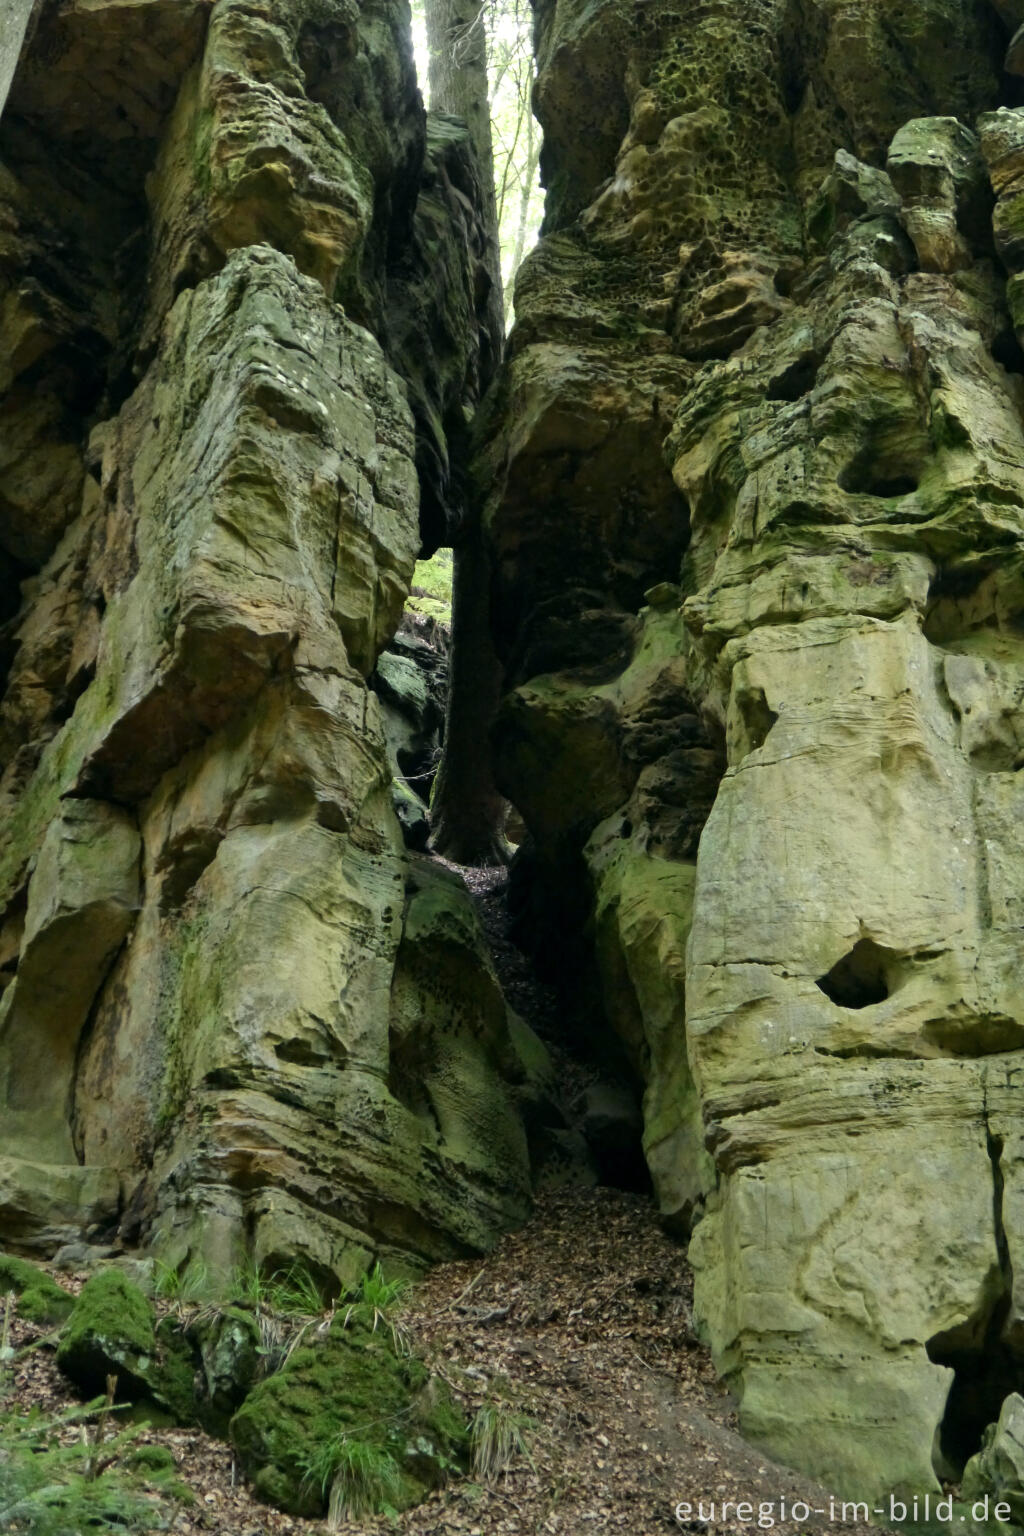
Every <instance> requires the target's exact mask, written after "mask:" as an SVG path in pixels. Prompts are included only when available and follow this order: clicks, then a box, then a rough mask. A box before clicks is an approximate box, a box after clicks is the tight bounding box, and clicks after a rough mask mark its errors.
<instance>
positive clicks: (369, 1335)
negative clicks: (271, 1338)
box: [230, 1318, 468, 1517]
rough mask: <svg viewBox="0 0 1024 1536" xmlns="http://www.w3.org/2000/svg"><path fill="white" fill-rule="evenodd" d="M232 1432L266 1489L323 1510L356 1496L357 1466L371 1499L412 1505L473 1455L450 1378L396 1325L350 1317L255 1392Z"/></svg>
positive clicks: (282, 1504)
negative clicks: (434, 1369) (396, 1335)
mask: <svg viewBox="0 0 1024 1536" xmlns="http://www.w3.org/2000/svg"><path fill="white" fill-rule="evenodd" d="M230 1434H231V1441H232V1443H233V1445H234V1446H235V1448H236V1449H237V1451H238V1453H239V1457H240V1459H241V1462H242V1465H243V1467H244V1468H245V1470H246V1472H247V1473H248V1475H249V1476H250V1477H251V1478H252V1482H253V1488H254V1491H255V1492H256V1493H257V1494H258V1495H259V1497H260V1498H263V1499H265V1500H266V1501H267V1502H268V1503H270V1504H275V1505H277V1506H278V1508H280V1509H284V1510H287V1511H288V1512H289V1513H291V1514H297V1515H306V1516H314V1517H315V1516H318V1515H321V1514H323V1512H324V1510H325V1509H326V1508H327V1505H328V1502H329V1500H331V1499H332V1495H333V1502H334V1503H335V1504H336V1505H337V1504H338V1502H339V1499H340V1503H341V1505H342V1507H344V1506H345V1505H346V1503H348V1502H350V1499H349V1495H350V1494H351V1495H352V1497H353V1498H354V1497H355V1492H356V1490H355V1485H354V1482H352V1483H351V1486H350V1487H348V1488H347V1487H346V1479H349V1480H352V1479H354V1478H355V1475H356V1472H357V1470H358V1469H361V1474H362V1475H363V1476H364V1479H365V1482H366V1486H365V1487H364V1488H363V1489H362V1490H361V1494H360V1496H361V1497H363V1498H364V1499H365V1502H366V1503H367V1504H370V1505H372V1504H374V1503H376V1504H377V1506H378V1507H379V1508H387V1507H391V1508H394V1509H406V1508H408V1507H409V1506H410V1505H413V1504H416V1503H419V1501H420V1500H421V1499H422V1498H424V1497H425V1496H426V1494H427V1493H428V1492H429V1491H430V1489H431V1488H435V1487H437V1486H438V1485H439V1484H441V1483H442V1482H443V1481H444V1480H445V1478H446V1476H447V1475H448V1473H449V1472H450V1471H452V1470H454V1469H461V1468H462V1467H464V1465H465V1463H466V1459H467V1456H468V1431H467V1427H466V1425H465V1423H464V1422H463V1420H462V1419H461V1418H460V1416H459V1414H458V1413H457V1411H456V1409H455V1408H454V1406H453V1404H452V1401H451V1399H450V1397H449V1395H448V1392H447V1389H446V1388H445V1387H444V1386H443V1384H442V1383H440V1382H438V1381H437V1380H435V1379H433V1378H431V1377H430V1376H429V1375H428V1374H427V1372H426V1370H425V1369H424V1367H423V1365H422V1364H421V1363H420V1362H419V1361H417V1360H414V1359H410V1358H408V1357H407V1356H404V1355H401V1354H399V1353H398V1352H397V1351H396V1349H395V1346H394V1339H393V1338H392V1336H391V1334H390V1332H389V1331H388V1330H386V1329H383V1328H381V1329H378V1330H377V1331H376V1332H373V1331H371V1330H369V1329H367V1328H364V1327H361V1326H358V1325H350V1326H349V1327H348V1328H345V1327H344V1326H343V1324H342V1320H341V1318H339V1319H338V1320H336V1321H335V1323H334V1324H333V1326H332V1328H331V1330H330V1332H329V1333H328V1334H327V1336H326V1337H325V1338H323V1339H321V1340H318V1341H317V1342H316V1343H315V1344H314V1345H313V1346H311V1347H309V1348H303V1349H299V1350H296V1352H295V1353H294V1354H293V1355H292V1357H291V1359H290V1360H289V1361H288V1362H287V1364H286V1365H285V1366H284V1368H283V1369H282V1370H281V1371H279V1372H278V1373H277V1374H276V1375H275V1376H271V1377H270V1378H269V1379H268V1380H266V1381H264V1382H261V1383H260V1385H259V1386H257V1387H256V1388H255V1390H254V1391H253V1392H251V1393H250V1394H249V1397H248V1398H247V1399H246V1401H245V1402H244V1403H243V1405H242V1407H241V1408H240V1409H239V1411H238V1412H237V1413H236V1414H235V1416H234V1418H233V1419H232V1421H231V1430H230ZM367 1473H370V1474H372V1475H370V1476H369V1477H366V1474H367ZM385 1474H386V1475H385ZM374 1489H376V1494H375V1493H374Z"/></svg>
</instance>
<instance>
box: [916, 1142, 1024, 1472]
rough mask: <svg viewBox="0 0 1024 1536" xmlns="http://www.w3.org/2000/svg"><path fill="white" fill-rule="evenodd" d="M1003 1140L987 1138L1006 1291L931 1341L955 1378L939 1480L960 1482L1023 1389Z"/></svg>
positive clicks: (932, 1351)
mask: <svg viewBox="0 0 1024 1536" xmlns="http://www.w3.org/2000/svg"><path fill="white" fill-rule="evenodd" d="M1002 1152H1003V1143H1002V1139H1001V1138H1000V1137H998V1136H993V1135H992V1134H991V1133H990V1132H989V1133H988V1155H989V1160H990V1162H991V1164H992V1213H993V1224H994V1228H995V1237H996V1249H997V1252H998V1255H999V1266H1000V1271H1001V1276H1002V1285H1001V1288H1000V1290H999V1293H998V1295H997V1296H995V1298H994V1299H990V1301H989V1303H988V1307H987V1310H986V1309H982V1310H980V1311H979V1313H978V1314H977V1315H976V1316H975V1317H973V1318H969V1319H968V1320H967V1322H965V1323H962V1324H961V1325H960V1326H959V1327H957V1328H952V1329H949V1330H947V1331H946V1332H944V1333H940V1334H936V1335H935V1337H934V1338H932V1339H929V1341H928V1358H929V1360H931V1361H933V1362H934V1363H935V1364H936V1365H945V1366H948V1367H949V1368H950V1369H951V1370H952V1371H953V1373H954V1375H953V1385H952V1386H951V1387H950V1389H949V1396H948V1398H947V1399H946V1408H945V1412H944V1413H943V1416H942V1422H941V1424H940V1425H939V1428H938V1432H937V1434H936V1443H935V1458H934V1459H935V1463H936V1470H937V1472H938V1473H939V1475H940V1476H943V1477H949V1478H957V1477H959V1476H960V1474H961V1473H962V1472H963V1469H964V1466H965V1465H966V1463H967V1462H968V1460H969V1459H970V1458H971V1457H972V1456H973V1455H974V1454H975V1452H976V1451H977V1450H978V1449H979V1448H980V1446H981V1438H982V1435H983V1434H984V1432H985V1429H986V1428H987V1427H988V1425H989V1424H994V1423H995V1421H996V1420H997V1419H998V1418H999V1412H1000V1409H1001V1408H1002V1405H1003V1402H1004V1400H1005V1399H1006V1398H1007V1397H1008V1396H1009V1395H1010V1393H1011V1392H1020V1391H1021V1390H1022V1388H1024V1362H1022V1361H1021V1360H1020V1359H1019V1358H1018V1357H1017V1355H1016V1353H1015V1352H1014V1351H1013V1350H1011V1349H1010V1348H1009V1347H1008V1343H1007V1338H1006V1331H1007V1330H1006V1322H1007V1316H1008V1314H1009V1310H1010V1302H1011V1297H1012V1292H1013V1269H1012V1266H1011V1263H1010V1254H1009V1245H1008V1243H1007V1239H1006V1231H1005V1228H1004V1226H1003V1171H1002V1161H1001V1160H1002Z"/></svg>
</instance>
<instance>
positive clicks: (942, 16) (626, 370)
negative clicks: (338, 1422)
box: [481, 0, 1024, 1497]
mask: <svg viewBox="0 0 1024 1536" xmlns="http://www.w3.org/2000/svg"><path fill="white" fill-rule="evenodd" d="M536 20H537V48H538V60H539V66H540V78H539V81H538V86H537V95H536V100H537V106H538V112H539V114H540V116H541V120H542V122H543V125H544V129H545V135H546V151H545V154H546V176H547V184H548V188H549V193H548V213H547V220H546V224H545V237H544V238H543V239H542V241H541V243H540V245H539V247H538V248H537V250H536V251H535V252H534V253H533V255H532V256H531V257H530V258H529V260H528V262H527V264H526V266H525V267H524V269H523V271H522V272H521V275H520V277H519V279H518V282H517V285H516V294H515V302H516V314H517V317H518V323H517V328H516V331H515V333H514V335H513V337H512V339H511V343H510V346H509V360H508V362H507V365H506V368H505V371H504V374H503V377H502V380H501V384H500V389H499V391H498V393H497V395H496V397H495V398H494V399H493V400H492V402H491V404H490V417H489V425H488V429H487V434H486V440H485V444H484V447H483V450H482V455H481V473H482V474H483V475H484V476H485V478H486V482H487V484H488V486H489V491H488V504H487V520H488V527H489V535H490V541H491V548H492V552H493V557H494V563H495V572H496V576H495V612H496V630H497V633H498V636H499V639H500V641H501V644H502V646H503V652H504V656H505V658H506V662H507V667H508V676H509V692H508V694H507V697H506V699H505V703H504V705H503V709H502V714H501V718H500V721H499V728H498V752H499V761H500V771H501V776H502V782H503V785H504V788H505V790H506V791H507V793H508V794H509V795H510V796H511V798H512V799H513V800H514V801H515V803H516V805H517V806H518V807H519V808H520V809H521V811H522V813H523V815H524V817H525V820H526V822H527V825H528V827H529V830H530V832H531V834H532V838H533V840H534V843H535V845H536V850H535V854H534V855H533V857H534V862H535V867H536V868H537V870H538V871H539V872H540V874H539V878H538V879H537V880H536V894H535V900H536V901H537V902H546V903H547V906H546V908H545V911H546V913H547V918H548V921H549V922H554V923H557V922H559V921H560V922H561V923H562V925H563V930H564V931H563V934H562V935H560V940H559V941H560V942H563V943H564V942H566V941H567V940H569V941H575V942H576V943H578V944H579V945H580V946H581V947H582V948H584V949H589V952H590V954H591V955H592V957H593V962H594V963H595V964H596V965H597V967H598V968H599V971H600V976H601V981H602V986H603V997H604V1009H605V1013H606V1016H607V1024H608V1025H610V1026H611V1028H612V1029H613V1030H614V1031H615V1032H616V1034H617V1035H618V1037H619V1039H620V1040H621V1041H622V1042H623V1043H624V1045H625V1047H626V1049H627V1051H628V1053H629V1056H630V1058H631V1060H632V1063H633V1066H634V1069H635V1071H636V1073H637V1075H638V1076H639V1078H640V1079H641V1080H642V1081H643V1083H644V1084H645V1101H644V1110H645V1150H646V1153H647V1158H648V1162H649V1165H650V1168H651V1171H652V1174H653V1177H654V1181H655V1186H656V1190H657V1194H658V1198H659V1201H660V1203H661V1206H662V1209H663V1211H664V1212H665V1214H666V1216H667V1217H670V1218H672V1219H673V1220H674V1221H675V1223H676V1224H677V1225H683V1226H685V1225H687V1224H691V1223H693V1222H694V1219H695V1218H696V1217H701V1218H702V1219H700V1220H699V1222H698V1223H697V1224H696V1225H695V1228H694V1236H693V1240H692V1244H691V1256H692V1258H693V1261H694V1264H695V1267H696V1271H697V1297H696V1307H697V1313H698V1317H699V1322H700V1325H701V1327H702V1328H703V1329H704V1331H705V1333H706V1335H707V1337H708V1338H709V1339H710V1341H711V1343H712V1345H713V1348H714V1351H715V1356H716V1359H717V1361H718V1363H719V1365H720V1367H721V1369H722V1370H723V1371H724V1372H725V1373H726V1375H727V1376H728V1378H729V1380H730V1382H731V1383H732V1384H733V1386H734V1387H735V1389H736V1390H737V1392H738V1394H739V1396H740V1400H741V1417H742V1423H743V1425H744V1428H745V1430H746V1432H747V1433H749V1434H750V1435H752V1436H753V1437H754V1438H755V1439H756V1440H757V1441H758V1442H759V1443H761V1444H763V1445H765V1446H766V1447H768V1448H769V1449H770V1450H771V1451H772V1452H773V1453H775V1454H776V1455H778V1456H780V1457H781V1458H782V1459H784V1460H786V1461H788V1462H790V1463H792V1464H794V1465H797V1466H800V1467H803V1468H806V1469H807V1470H809V1471H812V1472H814V1473H817V1474H821V1475H822V1476H824V1477H826V1478H828V1479H829V1480H830V1481H832V1482H833V1483H835V1484H837V1485H838V1486H839V1487H840V1488H843V1489H844V1490H847V1491H848V1492H849V1494H850V1496H856V1497H866V1496H870V1495H872V1494H875V1493H879V1492H881V1491H883V1490H884V1489H887V1488H894V1487H905V1488H915V1489H918V1490H924V1489H927V1488H936V1487H937V1486H938V1484H937V1477H938V1476H942V1475H947V1474H949V1473H950V1472H955V1471H956V1470H957V1468H958V1467H959V1466H961V1465H962V1463H963V1459H964V1457H965V1456H966V1455H967V1454H969V1452H970V1451H971V1450H972V1449H974V1448H976V1445H977V1441H978V1437H979V1436H980V1432H981V1429H982V1427H983V1425H984V1424H985V1423H986V1422H988V1421H989V1420H992V1419H994V1418H995V1417H996V1416H997V1414H998V1409H999V1403H1000V1400H1001V1398H1002V1395H1003V1393H1004V1392H1006V1391H1007V1390H1009V1385H1010V1384H1012V1383H1013V1382H1016V1381H1019V1379H1020V1377H1021V1375H1022V1374H1024V1358H1022V1351H1024V1344H1022V1337H1024V1335H1022V1322H1021V1311H1020V1306H1021V1299H1020V1278H1019V1277H1020V1275H1021V1273H1022V1255H1021V1246H1022V1244H1024V1161H1022V1151H1021V1149H1022V1146H1024V1140H1022V1135H1024V1120H1022V1117H1021V1098H1020V1083H1021V1073H1022V1070H1024V1055H1022V1054H1021V1048H1022V1046H1024V995H1022V992H1021V985H1020V961H1021V920H1022V905H1021V903H1022V899H1024V874H1022V871H1024V799H1022V793H1024V791H1022V783H1024V780H1022V776H1021V772H1020V769H1021V766H1022V763H1024V712H1022V700H1024V579H1022V578H1024V414H1022V410H1024V386H1022V381H1021V373H1022V371H1024V354H1022V352H1021V347H1020V344H1019V340H1018V332H1019V330H1020V323H1021V318H1022V314H1024V311H1022V308H1021V300H1020V286H1019V285H1020V281H1021V279H1020V276H1019V275H1018V274H1019V272H1020V269H1021V266H1022V260H1024V257H1022V247H1021V242H1020V234H1019V228H1018V225H1019V220H1020V198H1021V193H1020V187H1021V185H1022V182H1021V175H1022V168H1024V111H1020V110H1018V108H1017V106H1016V103H1017V102H1018V101H1019V100H1021V92H1020V84H1021V82H1020V79H1019V78H1018V76H1017V74H1016V71H1017V69H1018V68H1019V67H1020V62H1019V61H1020V46H1019V43H1016V42H1015V43H1014V45H1013V47H1011V48H1010V52H1009V57H1008V58H1007V49H1008V46H1009V45H1010V44H1011V41H1012V40H1013V38H1014V35H1015V28H1016V27H1017V26H1019V25H1020V24H1021V23H1024V8H1021V7H1019V6H1017V5H1015V4H1014V3H1013V0H1000V3H999V4H996V5H989V4H985V3H981V0H913V3H902V0H715V3H714V4H710V3H704V0H687V3H685V4H683V5H682V6H673V5H668V4H660V3H657V4H649V5H643V6H639V7H633V6H631V5H625V4H622V3H621V0H603V3H597V4H586V5H584V4H580V3H578V0H541V3H539V4H538V6H537V10H536ZM1004 60H1005V61H1006V69H1004ZM592 1027H594V1028H597V1027H598V1025H597V1023H596V1022H595V1023H594V1024H593V1026H592Z"/></svg>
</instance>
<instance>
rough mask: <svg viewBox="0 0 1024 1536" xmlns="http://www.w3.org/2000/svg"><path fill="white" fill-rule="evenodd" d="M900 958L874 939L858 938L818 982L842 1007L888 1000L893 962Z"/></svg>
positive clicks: (859, 1005) (863, 1005)
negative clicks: (847, 952)
mask: <svg viewBox="0 0 1024 1536" xmlns="http://www.w3.org/2000/svg"><path fill="white" fill-rule="evenodd" d="M898 958H899V957H898V956H897V955H896V954H895V952H894V951H893V950H890V949H885V948H883V946H882V945H881V944H876V943H875V942H874V940H873V939H858V940H857V943H856V944H855V945H854V946H853V948H852V949H851V950H850V952H849V954H847V955H844V956H843V957H842V959H841V960H837V961H836V963H835V965H834V966H833V967H832V969H831V970H830V971H828V972H826V974H825V975H824V976H819V978H818V983H817V984H818V986H819V987H820V988H821V990H822V992H824V994H825V996H826V997H828V998H830V999H831V1000H832V1002H833V1003H836V1004H837V1005H838V1006H839V1007H840V1008H870V1007H872V1005H873V1004H875V1003H884V1002H885V1000H886V998H887V997H888V996H889V994H890V992H891V991H892V986H891V976H892V966H893V963H894V962H895V961H896V960H897V959H898Z"/></svg>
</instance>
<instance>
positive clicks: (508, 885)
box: [481, 834, 652, 1194]
mask: <svg viewBox="0 0 1024 1536" xmlns="http://www.w3.org/2000/svg"><path fill="white" fill-rule="evenodd" d="M588 903H589V891H588V887H587V881H586V875H585V872H584V870H583V867H582V859H579V858H578V857H576V858H567V859H566V860H565V861H564V863H561V864H560V867H559V868H558V870H552V869H550V868H548V867H546V866H545V865H544V863H543V861H542V860H541V859H540V858H539V857H538V854H537V851H536V847H535V845H534V842H533V839H532V838H531V837H530V836H529V835H528V834H527V835H525V836H524V839H523V841H522V843H521V844H520V846H519V847H518V849H517V850H516V853H515V855H514V856H513V859H512V862H511V865H510V868H509V875H508V879H507V881H505V882H503V883H502V885H501V886H500V887H499V888H497V889H496V890H495V892H494V893H493V897H492V898H491V899H490V901H487V900H485V902H484V903H483V904H482V912H481V915H482V917H483V920H484V928H485V930H486V931H487V933H488V937H489V939H490V940H491V949H492V953H493V955H494V959H495V965H496V968H497V971H498V976H499V979H500V981H501V984H502V989H503V991H504V993H505V996H506V998H507V999H508V1001H509V1002H510V1003H511V1005H512V1007H513V1008H514V1009H515V1011H516V1012H517V1013H519V1014H520V1015H521V1016H522V1017H523V1018H525V1019H526V1021H527V1023H529V1024H530V1025H531V1027H532V1028H533V1029H534V1030H535V1032H536V1033H537V1035H538V1036H539V1038H540V1039H541V1041H542V1042H543V1044H544V1045H545V1047H546V1048H547V1050H548V1051H549V1053H550V1055H551V1058H552V1061H553V1063H554V1066H555V1070H556V1072H557V1076H558V1081H559V1084H560V1088H561V1098H562V1105H563V1111H564V1123H562V1124H560V1125H559V1126H553V1125H552V1126H549V1127H548V1128H547V1129H546V1131H545V1133H544V1134H545V1139H546V1140H547V1141H548V1142H550V1144H551V1147H552V1149H553V1150H554V1151H555V1155H556V1158H557V1156H558V1151H559V1148H561V1147H574V1148H575V1149H576V1150H575V1152H574V1153H573V1156H574V1157H578V1158H580V1159H581V1162H580V1165H579V1171H580V1173H581V1174H583V1173H584V1170H585V1177H587V1178H589V1180H590V1181H593V1180H595V1179H596V1182H597V1183H598V1184H599V1185H601V1186H604V1187H607V1188H611V1189H621V1190H624V1191H627V1192H629V1193H632V1194H650V1192H651V1189H652V1184H651V1176H650V1171H649V1169H648V1167H647V1160H646V1158H645V1156H644V1151H643V1112H642V1107H641V1105H642V1098H643V1084H642V1082H641V1081H640V1078H639V1077H638V1074H637V1071H636V1068H635V1066H634V1064H633V1062H632V1061H631V1060H630V1059H629V1058H628V1057H627V1054H626V1051H625V1048H624V1046H623V1044H622V1042H621V1040H620V1039H619V1038H618V1036H617V1035H616V1034H615V1033H614V1031H613V1029H612V1026H611V1024H610V1022H609V1021H608V1019H607V1016H606V1008H605V1006H604V987H603V985H602V979H601V977H600V976H599V975H598V972H597V967H596V964H595V961H594V957H593V952H592V949H591V946H590V943H589V942H588V934H589V928H588V925H587V921H586V914H587V912H588Z"/></svg>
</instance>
